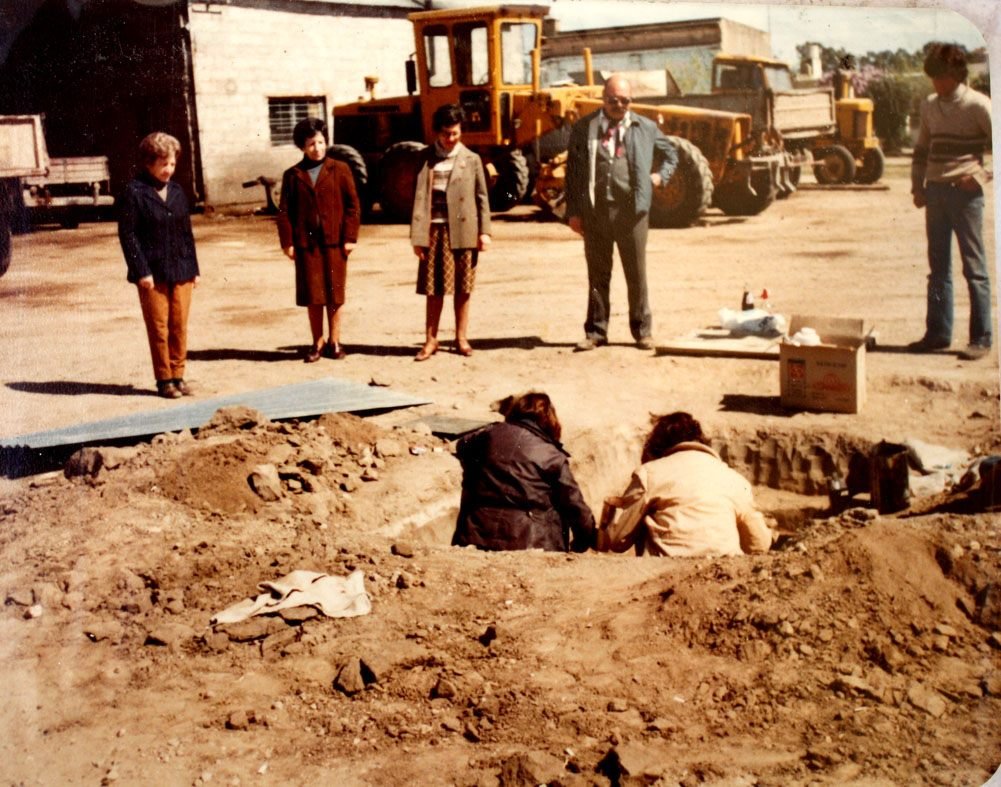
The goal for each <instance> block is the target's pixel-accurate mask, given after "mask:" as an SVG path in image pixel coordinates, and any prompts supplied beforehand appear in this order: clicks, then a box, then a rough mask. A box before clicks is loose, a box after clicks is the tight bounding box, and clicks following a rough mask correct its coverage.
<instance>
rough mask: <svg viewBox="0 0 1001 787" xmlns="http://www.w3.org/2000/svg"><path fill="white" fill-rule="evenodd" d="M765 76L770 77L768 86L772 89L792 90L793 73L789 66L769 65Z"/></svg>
mask: <svg viewBox="0 0 1001 787" xmlns="http://www.w3.org/2000/svg"><path fill="white" fill-rule="evenodd" d="M765 76H766V77H767V79H768V87H770V88H771V89H772V90H792V89H793V86H792V74H791V73H790V71H789V69H788V68H778V67H775V66H767V67H766V68H765Z"/></svg>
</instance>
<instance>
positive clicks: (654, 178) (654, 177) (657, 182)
mask: <svg viewBox="0 0 1001 787" xmlns="http://www.w3.org/2000/svg"><path fill="white" fill-rule="evenodd" d="M650 182H651V183H653V187H654V188H655V189H659V188H660V186H661V184H662V183H663V182H664V181H663V180H661V178H660V173H659V172H651V173H650Z"/></svg>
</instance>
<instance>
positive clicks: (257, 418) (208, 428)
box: [198, 405, 270, 437]
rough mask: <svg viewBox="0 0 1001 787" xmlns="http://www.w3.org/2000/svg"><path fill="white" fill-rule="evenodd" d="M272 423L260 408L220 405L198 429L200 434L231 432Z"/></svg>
mask: <svg viewBox="0 0 1001 787" xmlns="http://www.w3.org/2000/svg"><path fill="white" fill-rule="evenodd" d="M267 423H270V421H269V420H268V417H267V416H266V415H264V413H262V412H261V411H260V410H255V409H254V408H253V407H246V406H245V405H235V406H233V407H220V408H219V409H218V410H216V411H215V412H214V413H213V414H212V417H211V418H210V419H209V420H208V421H207V422H206V423H204V424H202V426H201V427H200V428H199V430H198V436H199V437H201V436H202V435H204V434H206V433H213V434H231V433H234V432H241V431H246V430H248V429H253V428H254V427H255V426H263V425H264V424H267Z"/></svg>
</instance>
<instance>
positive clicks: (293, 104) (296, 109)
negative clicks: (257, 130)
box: [268, 96, 327, 145]
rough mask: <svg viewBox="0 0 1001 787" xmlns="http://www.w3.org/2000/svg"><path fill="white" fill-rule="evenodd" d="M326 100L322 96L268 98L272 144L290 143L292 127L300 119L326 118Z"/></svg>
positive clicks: (291, 142)
mask: <svg viewBox="0 0 1001 787" xmlns="http://www.w3.org/2000/svg"><path fill="white" fill-rule="evenodd" d="M326 117H327V100H326V99H325V98H324V97H323V96H305V97H297V98H269V99H268V125H269V126H270V127H271V144H272V145H292V144H295V143H293V141H292V129H293V128H295V124H296V123H298V122H299V121H300V120H305V119H306V118H319V119H320V120H326Z"/></svg>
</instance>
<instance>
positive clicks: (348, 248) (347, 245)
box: [341, 243, 358, 257]
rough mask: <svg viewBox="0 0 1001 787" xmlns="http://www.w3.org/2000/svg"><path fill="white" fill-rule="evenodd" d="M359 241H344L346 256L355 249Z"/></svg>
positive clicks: (343, 247)
mask: <svg viewBox="0 0 1001 787" xmlns="http://www.w3.org/2000/svg"><path fill="white" fill-rule="evenodd" d="M357 245H358V244H357V243H344V244H342V245H341V248H342V249H344V256H345V257H347V256H348V255H349V254H350V253H351V252H353V251H354V250H355V247H356V246H357Z"/></svg>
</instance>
